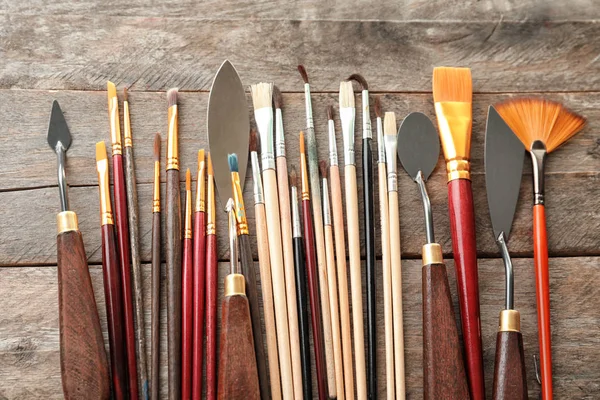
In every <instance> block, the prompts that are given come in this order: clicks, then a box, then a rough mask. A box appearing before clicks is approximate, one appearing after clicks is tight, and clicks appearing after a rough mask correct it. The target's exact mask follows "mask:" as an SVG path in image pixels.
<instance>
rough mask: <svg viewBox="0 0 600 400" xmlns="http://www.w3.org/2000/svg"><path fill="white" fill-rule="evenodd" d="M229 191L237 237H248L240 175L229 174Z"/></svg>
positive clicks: (235, 173)
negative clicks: (230, 191)
mask: <svg viewBox="0 0 600 400" xmlns="http://www.w3.org/2000/svg"><path fill="white" fill-rule="evenodd" d="M231 190H232V191H233V205H234V208H235V220H236V222H237V233H238V235H248V234H250V231H249V230H248V220H247V218H246V207H245V206H244V197H243V195H242V185H241V184H240V174H239V173H237V172H232V173H231Z"/></svg>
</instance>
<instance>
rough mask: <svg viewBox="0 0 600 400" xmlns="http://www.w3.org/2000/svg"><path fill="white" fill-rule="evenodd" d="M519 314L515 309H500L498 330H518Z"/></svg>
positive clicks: (519, 324) (519, 328) (519, 329)
mask: <svg viewBox="0 0 600 400" xmlns="http://www.w3.org/2000/svg"><path fill="white" fill-rule="evenodd" d="M520 331H521V314H519V312H518V311H517V310H502V311H500V322H499V324H498V332H520Z"/></svg>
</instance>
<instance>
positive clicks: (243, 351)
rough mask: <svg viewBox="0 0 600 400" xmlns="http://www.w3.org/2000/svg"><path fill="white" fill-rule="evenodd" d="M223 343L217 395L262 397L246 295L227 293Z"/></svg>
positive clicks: (230, 399)
mask: <svg viewBox="0 0 600 400" xmlns="http://www.w3.org/2000/svg"><path fill="white" fill-rule="evenodd" d="M220 346H221V351H220V353H219V389H218V393H219V395H218V398H219V399H220V400H221V399H223V400H238V399H239V400H253V399H257V400H258V399H260V398H261V397H260V388H259V384H258V369H257V367H256V356H255V354H254V340H253V337H252V323H251V321H250V308H249V307H248V299H247V298H246V296H241V295H236V296H227V297H225V298H224V299H223V304H222V309H221V345H220Z"/></svg>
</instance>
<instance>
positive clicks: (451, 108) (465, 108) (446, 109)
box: [435, 101, 473, 181]
mask: <svg viewBox="0 0 600 400" xmlns="http://www.w3.org/2000/svg"><path fill="white" fill-rule="evenodd" d="M435 113H436V116H437V121H438V127H439V130H440V138H441V140H442V148H443V149H444V158H445V159H446V171H447V173H448V181H452V180H455V179H469V180H470V179H471V173H470V169H471V168H470V165H469V160H470V152H471V127H472V121H473V119H472V107H471V103H466V102H458V101H443V102H437V103H435Z"/></svg>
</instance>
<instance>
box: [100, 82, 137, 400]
mask: <svg viewBox="0 0 600 400" xmlns="http://www.w3.org/2000/svg"><path fill="white" fill-rule="evenodd" d="M107 89H108V116H109V123H110V139H111V143H112V146H111V148H112V162H113V184H114V193H113V194H114V199H115V220H116V225H117V226H116V233H117V251H118V253H119V264H120V266H121V285H122V288H121V290H122V291H123V301H124V308H123V313H124V318H125V341H126V348H127V371H128V373H129V394H130V396H131V397H132V398H134V399H137V398H138V380H137V365H136V364H137V363H136V340H135V334H136V332H135V321H134V320H135V317H134V315H135V314H134V306H133V293H132V291H131V270H130V265H131V260H130V256H129V227H128V221H127V191H126V190H125V173H124V170H123V147H122V145H121V124H120V121H119V99H118V98H117V88H116V87H115V84H114V83H112V82H110V81H109V82H108V83H107Z"/></svg>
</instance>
